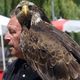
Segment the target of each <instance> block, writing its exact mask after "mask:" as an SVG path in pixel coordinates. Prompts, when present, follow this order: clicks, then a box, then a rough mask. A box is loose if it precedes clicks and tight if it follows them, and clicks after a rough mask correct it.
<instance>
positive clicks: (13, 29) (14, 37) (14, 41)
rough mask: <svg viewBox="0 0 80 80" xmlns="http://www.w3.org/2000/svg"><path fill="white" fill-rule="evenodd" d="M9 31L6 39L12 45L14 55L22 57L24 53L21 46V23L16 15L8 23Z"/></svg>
mask: <svg viewBox="0 0 80 80" xmlns="http://www.w3.org/2000/svg"><path fill="white" fill-rule="evenodd" d="M7 27H8V32H7V33H6V35H5V40H6V42H7V43H8V45H9V46H10V49H9V50H10V52H11V55H12V56H16V57H21V56H22V53H21V50H20V47H19V41H20V34H21V29H22V28H21V25H20V24H19V22H18V20H17V18H16V16H13V17H11V19H10V21H9V23H8V25H7Z"/></svg>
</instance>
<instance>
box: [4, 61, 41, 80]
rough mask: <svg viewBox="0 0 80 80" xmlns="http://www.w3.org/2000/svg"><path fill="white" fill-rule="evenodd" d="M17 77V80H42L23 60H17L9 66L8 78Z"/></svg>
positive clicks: (6, 73)
mask: <svg viewBox="0 0 80 80" xmlns="http://www.w3.org/2000/svg"><path fill="white" fill-rule="evenodd" d="M10 75H11V76H12V77H13V76H15V78H16V79H17V80H37V78H38V80H41V79H40V77H39V76H38V74H37V73H36V72H35V71H34V70H33V69H32V68H31V67H30V66H29V65H28V64H27V63H26V61H25V60H23V59H17V60H15V61H13V62H12V63H11V64H9V65H8V67H7V70H6V71H5V77H6V76H10Z"/></svg>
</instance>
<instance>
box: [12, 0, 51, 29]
mask: <svg viewBox="0 0 80 80" xmlns="http://www.w3.org/2000/svg"><path fill="white" fill-rule="evenodd" d="M12 15H16V16H17V18H18V20H19V22H20V24H21V25H25V26H26V27H27V28H30V27H31V25H32V24H36V23H37V22H39V21H41V20H44V21H46V22H49V20H48V18H47V17H46V15H45V13H44V12H43V11H42V10H41V9H40V8H39V7H38V6H36V5H35V4H34V3H32V2H30V1H27V0H22V1H21V2H20V3H19V4H18V5H17V7H16V8H15V10H14V11H13V12H12Z"/></svg>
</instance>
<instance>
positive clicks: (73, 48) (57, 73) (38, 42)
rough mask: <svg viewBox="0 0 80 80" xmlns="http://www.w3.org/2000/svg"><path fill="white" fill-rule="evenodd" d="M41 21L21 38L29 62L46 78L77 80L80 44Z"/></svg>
mask: <svg viewBox="0 0 80 80" xmlns="http://www.w3.org/2000/svg"><path fill="white" fill-rule="evenodd" d="M51 28H52V25H50V24H48V23H46V22H44V21H41V22H39V23H38V24H37V25H36V26H35V25H33V26H31V28H30V29H29V30H28V29H27V28H24V29H23V31H22V34H21V38H20V46H21V50H22V52H23V53H24V56H25V58H26V61H28V62H29V64H30V65H31V66H32V67H33V69H35V70H36V71H37V72H38V74H39V75H40V76H41V77H42V78H43V79H44V80H71V79H72V80H74V79H75V80H77V79H78V78H79V76H80V64H79V63H78V62H77V60H78V61H79V60H80V58H79V57H78V56H80V53H79V52H80V49H79V48H80V47H79V46H78V44H77V43H76V42H74V41H73V40H72V39H71V38H70V37H69V36H68V35H67V34H65V33H64V32H61V31H59V30H57V29H56V28H54V27H53V28H52V29H51Z"/></svg>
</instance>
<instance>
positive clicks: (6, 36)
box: [4, 32, 10, 43]
mask: <svg viewBox="0 0 80 80" xmlns="http://www.w3.org/2000/svg"><path fill="white" fill-rule="evenodd" d="M4 40H5V42H6V43H9V41H10V34H9V32H7V33H6V34H5V36H4Z"/></svg>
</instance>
